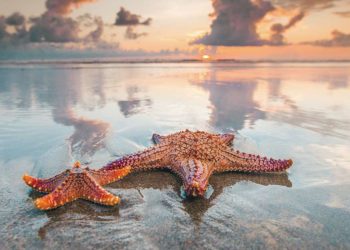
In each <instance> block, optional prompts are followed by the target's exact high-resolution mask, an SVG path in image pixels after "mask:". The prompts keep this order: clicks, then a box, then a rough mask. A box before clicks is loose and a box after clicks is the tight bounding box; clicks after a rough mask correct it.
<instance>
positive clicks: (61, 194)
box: [34, 174, 79, 210]
mask: <svg viewBox="0 0 350 250" xmlns="http://www.w3.org/2000/svg"><path fill="white" fill-rule="evenodd" d="M75 177H76V176H75V175H73V174H70V175H69V176H68V177H67V179H66V180H64V181H63V182H62V183H61V184H60V185H59V186H58V187H57V188H55V189H54V190H53V191H52V192H51V193H49V194H47V195H45V196H43V197H41V198H38V199H36V200H35V201H34V205H35V206H36V207H37V208H38V209H40V210H49V209H53V208H56V207H59V206H62V205H64V204H66V203H68V202H71V201H74V200H76V199H78V192H77V191H78V190H79V185H77V182H76V179H75Z"/></svg>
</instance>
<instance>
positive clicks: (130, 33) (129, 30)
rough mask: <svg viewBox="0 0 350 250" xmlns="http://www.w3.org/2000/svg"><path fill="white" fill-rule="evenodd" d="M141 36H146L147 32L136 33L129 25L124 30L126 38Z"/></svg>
mask: <svg viewBox="0 0 350 250" xmlns="http://www.w3.org/2000/svg"><path fill="white" fill-rule="evenodd" d="M141 36H147V33H145V32H142V33H137V32H135V31H134V28H133V27H131V26H128V27H127V29H126V31H125V38H126V39H130V40H135V39H137V38H139V37H141Z"/></svg>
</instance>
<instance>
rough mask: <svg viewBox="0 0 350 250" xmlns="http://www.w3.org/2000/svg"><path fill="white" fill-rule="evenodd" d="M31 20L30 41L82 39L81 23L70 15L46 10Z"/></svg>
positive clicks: (58, 41) (62, 41)
mask: <svg viewBox="0 0 350 250" xmlns="http://www.w3.org/2000/svg"><path fill="white" fill-rule="evenodd" d="M31 22H32V24H33V25H32V26H31V28H30V29H29V39H30V42H57V43H65V42H77V41H79V40H80V38H79V23H78V22H77V21H75V20H74V19H72V18H70V17H63V16H60V15H56V14H55V15H53V14H50V13H49V12H45V13H44V14H43V15H41V16H40V17H36V18H32V19H31Z"/></svg>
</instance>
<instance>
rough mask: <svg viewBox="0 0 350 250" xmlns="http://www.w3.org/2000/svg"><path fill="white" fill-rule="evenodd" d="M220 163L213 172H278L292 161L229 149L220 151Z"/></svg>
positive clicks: (287, 166) (286, 167) (290, 164)
mask: <svg viewBox="0 0 350 250" xmlns="http://www.w3.org/2000/svg"><path fill="white" fill-rule="evenodd" d="M220 155H221V157H222V159H221V161H219V162H218V164H216V167H215V172H225V171H241V172H280V171H284V170H286V169H288V168H289V167H290V166H292V164H293V161H292V160H290V159H289V160H275V159H272V158H270V159H268V158H266V157H260V156H259V155H253V154H246V153H242V152H239V151H233V150H231V149H224V150H221V152H220Z"/></svg>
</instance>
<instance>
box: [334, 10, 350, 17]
mask: <svg viewBox="0 0 350 250" xmlns="http://www.w3.org/2000/svg"><path fill="white" fill-rule="evenodd" d="M333 13H334V14H336V15H338V16H341V17H346V18H347V17H350V10H349V11H336V12H333Z"/></svg>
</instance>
